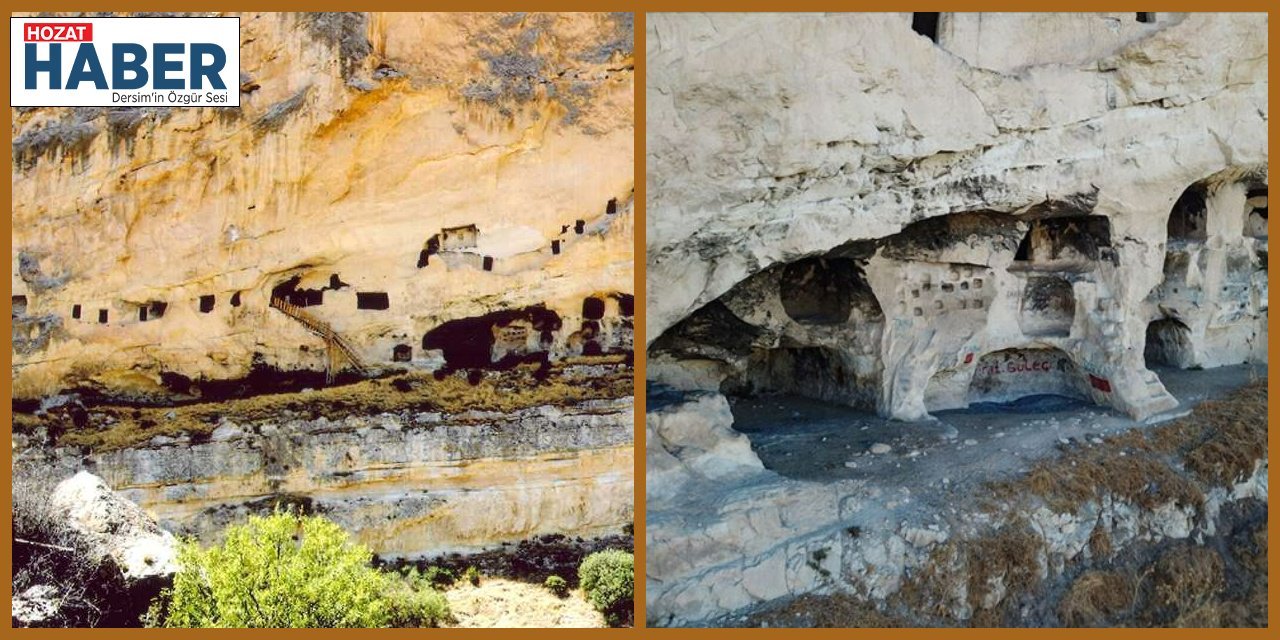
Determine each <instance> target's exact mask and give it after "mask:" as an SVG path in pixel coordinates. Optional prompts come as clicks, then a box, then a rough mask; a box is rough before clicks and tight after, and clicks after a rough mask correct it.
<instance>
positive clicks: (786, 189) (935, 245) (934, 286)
mask: <svg viewBox="0 0 1280 640" xmlns="http://www.w3.org/2000/svg"><path fill="white" fill-rule="evenodd" d="M924 15H926V14H915V16H914V17H913V16H912V15H911V14H856V15H837V16H805V15H780V16H763V15H712V16H691V15H657V16H655V17H654V18H653V20H652V21H651V23H650V24H651V28H650V33H649V39H648V47H649V49H648V58H647V59H648V61H649V64H650V66H651V71H650V74H649V76H648V77H649V86H648V87H647V98H648V109H649V111H648V114H649V119H650V123H649V127H648V147H647V153H648V165H647V166H648V168H649V175H648V176H647V180H648V192H649V193H651V194H653V196H652V198H651V200H650V202H649V203H648V210H647V211H648V217H647V225H648V235H647V238H648V255H647V262H648V271H647V278H648V283H649V285H648V289H649V290H650V291H652V292H653V295H652V296H650V298H649V300H647V301H646V302H647V305H648V306H647V311H648V316H647V317H648V325H647V326H648V327H649V329H650V331H649V333H648V336H649V338H648V339H649V341H650V347H651V348H650V365H651V366H650V369H649V371H650V374H651V377H653V378H656V379H657V380H659V381H663V382H666V383H668V384H672V385H674V386H677V387H684V388H700V389H713V390H720V389H726V390H738V389H746V390H752V389H756V390H759V389H775V390H787V389H788V388H789V387H788V385H789V384H790V381H792V380H804V381H805V383H804V384H803V385H802V386H805V387H806V390H802V391H801V392H802V393H806V394H808V395H813V396H815V397H819V398H822V399H827V400H835V401H840V402H844V403H847V404H851V405H854V406H860V407H865V408H868V409H871V410H874V411H877V412H879V413H880V414H882V415H885V416H891V417H894V418H898V419H904V420H912V419H919V418H922V417H925V416H926V415H928V413H929V412H931V411H936V410H941V409H948V408H956V407H963V406H966V404H967V403H968V402H970V401H973V400H980V399H1008V396H1009V395H1010V394H1008V393H1005V392H1004V391H1005V390H1007V389H1008V388H1010V387H1017V386H1019V385H1022V384H1023V382H1025V381H1024V380H1022V378H1024V377H1026V376H1022V375H1015V376H1013V377H1012V378H1010V377H1008V376H1006V375H1005V374H1022V373H1028V374H1029V375H1030V376H1031V377H1040V378H1043V380H1041V381H1038V382H1036V381H1032V384H1031V386H1036V385H1039V386H1041V387H1043V388H1045V389H1049V388H1052V389H1055V390H1056V391H1055V392H1063V393H1066V395H1074V396H1078V397H1081V398H1083V399H1086V400H1090V401H1093V402H1095V403H1097V404H1100V405H1103V406H1109V407H1114V408H1116V409H1118V410H1120V411H1122V412H1124V413H1127V414H1129V415H1131V416H1133V417H1135V418H1139V419H1143V418H1147V417H1150V416H1152V415H1155V414H1158V413H1160V412H1162V411H1166V410H1168V409H1170V408H1171V407H1172V406H1174V404H1176V403H1175V402H1174V400H1173V398H1171V397H1170V396H1169V394H1168V393H1167V391H1166V390H1165V389H1164V387H1163V386H1162V385H1161V383H1160V381H1159V380H1158V378H1157V377H1156V376H1155V375H1154V374H1153V373H1152V372H1151V371H1150V370H1148V368H1147V364H1148V362H1152V363H1161V362H1168V363H1171V364H1175V365H1176V366H1181V367H1189V366H1206V367H1211V366H1218V365H1222V364H1230V363H1240V362H1262V361H1265V359H1266V335H1267V332H1266V318H1267V301H1266V292H1267V284H1266V282H1267V279H1266V259H1267V231H1266V211H1267V209H1266V207H1267V184H1266V166H1267V143H1266V139H1267V138H1266V131H1267V104H1266V88H1267V84H1266V62H1267V42H1266V16H1265V15H1261V14H1186V15H1183V14H1153V15H1154V17H1150V21H1143V22H1139V21H1138V20H1136V19H1135V14H1130V13H1124V14H1119V13H1117V14H1010V15H1003V14H1000V15H993V14H942V15H941V17H938V16H936V15H934V14H927V15H934V18H933V20H934V22H933V23H932V24H927V22H928V21H927V20H922V19H921V16H924ZM1143 16H1144V18H1143V20H1147V17H1148V14H1143ZM913 22H914V23H915V25H914V26H915V28H914V29H913ZM851 34H852V35H851ZM1056 34H1071V35H1070V36H1064V38H1065V39H1056ZM793 41H803V42H805V43H806V46H804V47H800V48H798V49H796V50H794V51H791V52H789V53H788V55H787V56H786V58H785V59H786V63H785V64H781V63H779V61H778V58H776V57H775V56H774V55H773V48H771V47H767V46H765V47H762V46H760V44H761V43H762V42H793ZM693 60H697V64H693V63H691V61H693ZM943 318H945V321H940V319H943ZM1008 363H1013V364H1014V365H1016V366H1014V367H1012V368H1010V367H1007V366H1004V365H1005V364H1008ZM1020 367H1023V368H1026V369H1027V371H1025V372H1024V371H1022V370H1021V369H1020ZM1049 369H1052V371H1050V370H1049ZM1041 373H1045V374H1049V375H1044V376H1041V375H1040V374H1041ZM810 383H812V384H810ZM988 392H990V393H988Z"/></svg>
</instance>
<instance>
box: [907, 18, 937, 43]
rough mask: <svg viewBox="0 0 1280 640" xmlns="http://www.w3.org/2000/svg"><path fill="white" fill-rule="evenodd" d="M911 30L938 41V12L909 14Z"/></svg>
mask: <svg viewBox="0 0 1280 640" xmlns="http://www.w3.org/2000/svg"><path fill="white" fill-rule="evenodd" d="M911 30H912V31H915V32H916V33H918V34H920V35H922V36H924V37H926V38H928V39H930V40H932V41H934V42H937V41H938V14H937V12H934V13H922V12H916V13H913V14H911Z"/></svg>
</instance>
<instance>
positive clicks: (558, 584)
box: [542, 576, 569, 598]
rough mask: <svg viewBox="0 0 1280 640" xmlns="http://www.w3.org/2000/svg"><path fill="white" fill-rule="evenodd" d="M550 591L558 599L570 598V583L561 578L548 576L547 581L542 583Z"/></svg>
mask: <svg viewBox="0 0 1280 640" xmlns="http://www.w3.org/2000/svg"><path fill="white" fill-rule="evenodd" d="M542 586H544V587H546V588H547V590H548V591H550V592H551V593H554V594H555V595H556V597H557V598H567V597H569V583H568V582H566V581H565V579H564V578H561V577H560V576H547V581H546V582H543V583H542Z"/></svg>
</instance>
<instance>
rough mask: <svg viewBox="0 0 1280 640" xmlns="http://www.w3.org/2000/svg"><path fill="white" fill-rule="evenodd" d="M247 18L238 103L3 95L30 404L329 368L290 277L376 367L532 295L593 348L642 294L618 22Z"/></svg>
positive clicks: (627, 50) (24, 379)
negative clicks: (592, 337) (602, 313)
mask: <svg viewBox="0 0 1280 640" xmlns="http://www.w3.org/2000/svg"><path fill="white" fill-rule="evenodd" d="M240 17H241V31H240V35H241V64H242V69H241V73H242V81H243V84H242V87H241V92H242V95H241V98H242V105H243V106H242V107H240V108H239V109H222V110H215V109H171V110H170V109H148V108H139V109H76V110H71V109H34V110H18V111H15V113H14V145H13V157H14V161H15V163H14V171H13V176H12V185H13V211H12V219H13V228H14V235H13V256H12V259H13V265H14V271H13V273H14V276H13V295H14V296H15V298H14V303H15V307H21V314H20V317H16V318H15V325H16V327H17V328H16V330H15V334H14V338H15V344H16V348H15V353H14V357H15V369H14V391H15V394H16V395H17V396H19V397H33V396H39V395H43V394H48V393H51V392H54V391H56V390H58V389H60V388H66V387H76V386H85V387H100V388H103V389H105V390H108V391H114V392H120V393H133V394H145V393H152V392H155V393H164V391H165V390H164V389H162V388H160V373H162V372H173V373H177V374H180V375H183V376H186V377H188V378H202V377H203V378H208V379H226V378H236V377H239V376H242V375H244V374H245V373H246V372H247V371H248V370H249V368H250V366H251V365H252V363H253V362H254V360H255V359H257V360H259V361H261V362H263V363H265V364H269V365H274V366H278V367H281V368H285V369H298V368H309V369H320V368H323V366H324V357H323V343H322V342H321V341H320V340H319V339H318V338H316V337H314V336H312V335H310V334H309V333H308V332H307V331H306V330H305V329H304V328H303V327H302V326H301V325H300V324H299V323H297V322H295V321H294V320H292V319H290V318H289V317H287V316H285V315H283V314H282V313H280V312H278V311H276V310H274V309H272V308H270V307H269V304H268V303H269V301H270V298H271V296H272V291H273V289H275V288H276V287H277V286H279V285H282V284H284V283H287V282H289V281H290V280H291V279H292V278H295V277H296V278H298V280H297V281H296V283H295V287H296V288H298V289H305V290H310V291H311V292H313V293H312V294H311V295H313V296H314V298H312V299H311V300H309V302H311V303H319V306H314V304H313V306H309V307H308V309H307V310H308V311H309V312H311V313H312V314H313V315H315V316H316V317H318V318H319V319H321V320H322V321H324V322H327V323H328V324H330V325H331V326H332V327H333V328H335V329H336V330H337V331H338V332H339V333H340V334H342V335H343V336H344V337H345V338H347V340H348V342H350V343H351V344H352V345H354V347H355V349H356V351H357V352H358V354H359V355H360V356H361V357H362V358H363V359H364V360H366V361H367V362H368V363H371V364H374V365H379V366H382V365H388V364H389V363H391V361H392V359H393V349H394V348H395V347H396V346H397V345H406V346H408V347H409V349H410V352H409V354H408V355H409V358H410V361H409V362H408V363H407V364H403V363H402V364H399V365H397V366H433V365H436V364H438V362H439V354H438V353H437V352H424V350H423V349H422V346H421V341H422V338H423V336H424V334H425V333H426V332H427V331H429V330H430V329H432V328H434V327H436V326H438V325H440V324H442V323H443V322H445V321H448V320H452V319H459V318H467V317H474V316H480V315H483V314H485V313H488V312H492V311H497V310H505V309H518V308H524V307H527V306H531V305H537V304H543V305H546V307H547V308H549V309H550V310H552V311H554V312H555V313H557V314H558V316H559V318H560V319H561V320H562V321H563V325H562V327H560V328H558V330H557V332H556V333H555V335H554V336H552V343H551V344H550V345H549V346H548V347H547V348H549V350H550V351H551V352H552V353H553V354H554V355H564V354H574V353H578V352H580V351H582V349H583V344H584V343H585V342H586V340H584V339H583V338H582V337H581V336H578V337H576V338H575V337H574V336H573V334H574V333H580V332H581V327H582V326H583V324H584V322H588V321H589V319H585V318H584V317H583V315H584V314H583V304H584V299H585V298H588V297H591V296H599V297H607V296H610V295H623V294H627V293H629V292H630V291H631V289H632V285H631V282H632V272H633V271H632V266H631V263H632V239H631V235H632V234H631V227H632V218H631V206H630V193H631V189H632V183H633V171H632V166H633V162H632V155H633V133H632V132H633V128H632V127H633V125H632V119H633V108H632V103H633V99H632V96H633V83H632V70H631V64H632V58H631V40H632V36H631V29H632V26H631V20H630V16H629V14H616V15H614V14H585V13H579V14H413V15H410V14H377V13H373V14H285V13H246V14H242V15H240ZM472 225H474V229H472V231H471V232H470V235H469V236H467V237H463V238H462V239H461V241H460V242H459V243H457V244H453V245H450V246H447V247H441V248H440V251H439V252H438V253H433V254H431V255H428V253H429V251H428V249H429V248H430V245H431V243H432V241H433V240H434V241H435V242H437V243H438V242H439V238H440V237H441V236H442V234H444V232H445V230H446V229H451V230H457V229H459V228H462V229H466V228H469V227H471V226H472ZM424 261H425V264H420V263H421V262H424ZM359 293H374V294H378V293H382V294H385V296H386V297H385V299H384V300H383V301H379V300H377V296H375V297H374V298H373V299H372V300H373V305H372V307H371V308H359V307H361V306H368V305H362V304H360V303H359V301H358V297H359V296H358V295H357V294H359ZM304 297H305V296H304ZM380 302H381V304H380ZM378 307H382V308H378ZM99 314H102V316H101V320H102V321H101V322H100V315H99ZM613 320H616V321H617V322H618V323H619V324H629V319H626V318H623V317H621V316H617V315H616V314H615V316H614V317H613ZM623 328H625V327H623ZM629 339H630V337H629V334H627V335H619V336H618V340H617V341H616V344H615V345H612V346H614V347H616V348H619V349H622V348H629V347H625V345H624V343H625V342H629Z"/></svg>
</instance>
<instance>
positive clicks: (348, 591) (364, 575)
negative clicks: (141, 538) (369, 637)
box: [150, 513, 393, 628]
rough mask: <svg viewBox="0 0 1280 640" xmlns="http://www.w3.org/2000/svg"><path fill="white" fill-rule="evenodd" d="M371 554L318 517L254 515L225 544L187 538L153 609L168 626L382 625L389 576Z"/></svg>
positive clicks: (386, 618) (387, 617) (156, 619)
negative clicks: (376, 566)
mask: <svg viewBox="0 0 1280 640" xmlns="http://www.w3.org/2000/svg"><path fill="white" fill-rule="evenodd" d="M371 557H372V554H371V553H370V552H369V550H368V549H367V548H365V547H364V546H362V545H357V544H352V543H351V542H350V541H349V540H348V537H347V534H346V533H345V532H344V531H343V530H342V529H341V528H340V527H338V525H336V524H334V523H333V522H330V521H328V520H325V519H324V518H319V517H304V516H301V515H298V514H294V513H276V514H274V515H271V516H267V517H260V516H251V517H250V518H249V520H248V522H246V523H245V524H241V525H235V526H232V527H230V528H228V529H227V531H226V537H225V540H224V541H223V542H222V544H220V545H218V546H215V547H212V548H210V549H202V548H201V547H200V546H199V545H198V544H197V543H195V542H194V541H187V542H184V543H183V546H182V548H181V550H180V551H179V554H178V562H179V570H178V573H177V575H175V576H174V581H173V588H172V589H169V590H166V592H165V593H162V594H161V596H160V598H158V599H157V601H156V604H155V606H153V609H152V614H151V616H150V618H151V620H150V621H151V623H152V624H160V625H163V626H166V627H232V628H237V627H239V628H252V627H270V628H281V627H382V626H387V625H388V624H390V623H391V622H393V620H392V613H393V612H392V611H391V607H390V605H389V603H388V602H387V600H386V598H385V596H384V594H385V592H386V590H387V587H388V577H387V576H384V575H383V574H382V573H380V572H379V571H377V570H376V569H374V568H373V567H372V566H370V559H371Z"/></svg>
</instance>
